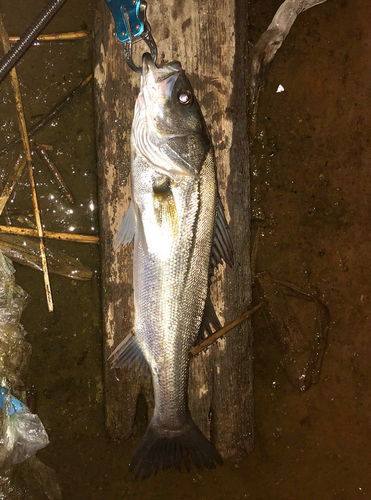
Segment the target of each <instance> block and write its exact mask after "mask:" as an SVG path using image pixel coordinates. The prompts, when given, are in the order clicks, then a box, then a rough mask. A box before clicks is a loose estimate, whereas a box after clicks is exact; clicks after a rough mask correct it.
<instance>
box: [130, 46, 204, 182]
mask: <svg viewBox="0 0 371 500" xmlns="http://www.w3.org/2000/svg"><path fill="white" fill-rule="evenodd" d="M134 129H135V130H134ZM132 145H133V146H134V148H135V149H136V150H137V152H138V153H139V154H141V155H142V156H144V157H145V158H146V159H147V160H148V161H149V162H151V163H152V164H153V165H154V166H155V168H156V169H157V170H159V171H160V172H161V173H163V174H165V175H168V176H169V177H173V178H177V177H180V178H183V177H197V175H198V174H199V172H200V171H201V168H202V165H203V163H204V160H205V157H206V155H207V153H208V151H209V150H210V147H211V141H210V137H209V133H208V131H207V128H206V124H205V121H204V118H203V116H202V112H201V109H200V106H199V104H198V102H197V100H196V97H195V95H194V91H193V88H192V85H191V84H190V82H189V80H188V78H187V77H186V75H185V72H184V70H183V69H182V66H181V64H180V63H179V62H177V61H176V62H171V63H168V64H165V65H164V66H162V67H160V68H158V67H157V66H156V65H155V63H154V62H153V60H152V58H151V56H150V54H144V56H143V63H142V78H141V88H140V94H139V96H138V100H137V104H136V109H135V117H134V122H133V132H132Z"/></svg>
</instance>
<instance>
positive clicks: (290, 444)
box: [0, 0, 371, 500]
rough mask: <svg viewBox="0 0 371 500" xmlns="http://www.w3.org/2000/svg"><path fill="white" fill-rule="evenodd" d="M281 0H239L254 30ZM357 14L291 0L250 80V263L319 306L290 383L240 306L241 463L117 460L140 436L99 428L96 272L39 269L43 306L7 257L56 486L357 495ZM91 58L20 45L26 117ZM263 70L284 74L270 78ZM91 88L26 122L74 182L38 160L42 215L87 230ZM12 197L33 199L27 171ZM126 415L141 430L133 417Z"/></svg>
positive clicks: (90, 11)
mask: <svg viewBox="0 0 371 500" xmlns="http://www.w3.org/2000/svg"><path fill="white" fill-rule="evenodd" d="M44 4H45V2H44V1H41V0H37V1H34V2H33V3H32V7H31V6H29V5H27V9H25V8H24V2H22V1H21V0H14V1H13V2H12V3H11V4H8V5H2V9H3V12H4V13H5V14H6V17H5V22H6V24H7V27H8V30H9V32H10V33H12V34H13V33H14V34H18V33H20V32H22V31H23V29H24V28H25V27H26V26H27V25H28V23H29V22H30V20H31V19H32V18H33V17H34V15H36V13H38V11H39V10H40V9H41V7H42V6H43V5H44ZM279 4H280V2H277V1H273V0H270V1H269V2H262V1H254V2H250V7H249V12H250V21H249V22H250V26H249V37H250V40H251V42H252V43H255V42H256V41H257V39H258V38H259V36H260V34H261V33H262V31H263V30H264V29H265V28H266V26H268V24H269V23H270V21H271V18H272V17H273V15H274V12H275V11H276V9H277V8H278V6H279ZM93 18H94V2H92V1H91V2H87V1H85V2H83V1H82V0H80V1H75V2H67V3H66V5H65V6H64V7H63V9H62V10H61V12H60V14H59V15H58V16H57V17H56V18H55V20H54V21H53V24H50V25H49V27H48V28H47V31H48V32H52V31H70V30H77V29H81V27H83V28H87V29H89V30H92V29H93ZM370 20H371V7H370V6H369V4H368V3H367V2H366V1H365V0H353V2H347V1H330V0H329V1H328V2H326V3H325V4H323V5H320V6H318V7H315V8H313V9H311V10H309V11H307V12H305V13H303V14H301V15H300V16H299V18H298V19H297V21H296V23H295V24H294V26H293V28H292V30H291V32H290V34H289V36H288V38H287V40H286V42H285V43H284V45H283V47H282V48H281V49H280V50H279V52H278V54H277V56H276V58H275V60H274V62H273V65H272V68H271V71H270V74H269V79H268V83H267V86H266V89H265V92H264V93H263V94H262V96H261V102H260V110H259V118H258V123H257V136H256V137H255V139H254V141H253V143H252V148H251V171H252V182H253V185H252V199H253V203H252V206H253V217H254V219H253V234H254V235H255V234H256V233H258V232H259V234H260V235H261V237H260V242H259V251H258V258H257V262H256V267H257V271H264V270H267V271H270V272H271V273H272V275H273V276H275V277H277V278H279V279H284V280H288V281H292V282H294V283H296V284H297V285H299V286H301V287H302V288H303V289H305V290H308V289H310V290H312V289H313V288H314V287H317V288H318V291H319V297H320V298H321V299H322V300H323V301H324V302H325V303H326V304H327V306H328V307H329V309H330V313H331V328H330V332H329V344H328V348H327V350H326V354H325V358H324V364H323V369H322V374H321V378H320V381H319V383H318V384H317V385H316V386H313V387H312V388H311V389H310V390H309V391H308V392H306V393H302V394H299V393H297V392H295V390H294V389H293V388H292V386H291V385H290V383H289V382H288V380H287V378H286V376H285V374H284V372H283V370H282V369H281V366H280V358H279V353H278V349H277V348H276V346H275V344H274V341H273V339H272V337H271V335H270V333H269V331H268V330H267V327H266V325H265V322H264V320H263V318H262V317H261V316H260V317H256V318H255V319H254V322H253V324H254V334H255V404H256V414H255V426H256V445H255V450H254V452H253V453H252V454H251V456H249V457H248V458H247V459H246V460H245V461H244V462H242V463H240V464H239V465H238V466H236V465H233V464H228V463H227V464H225V465H224V466H223V468H221V469H219V470H217V471H207V472H205V471H203V472H201V473H196V472H195V471H193V472H192V473H191V474H190V475H188V474H184V475H181V474H179V473H178V472H173V471H168V472H166V473H163V474H159V475H158V476H157V477H156V478H151V479H150V480H148V481H147V482H144V483H142V482H135V481H134V480H133V477H132V476H131V475H130V474H129V473H128V472H127V464H128V462H129V460H130V456H131V454H132V452H133V450H134V448H135V446H136V444H137V442H138V440H139V436H138V437H137V438H133V439H131V440H129V441H126V442H121V443H113V442H111V441H110V440H109V439H108V438H107V437H106V435H105V430H104V418H103V416H104V409H103V401H102V375H101V374H102V360H101V335H102V334H101V327H100V312H99V310H100V309H99V307H100V306H99V293H98V280H97V279H94V280H93V282H92V283H90V282H86V283H81V282H77V281H72V280H69V279H67V278H62V277H56V276H52V288H53V297H54V302H55V313H54V314H53V315H51V314H49V313H48V312H47V309H46V303H45V298H44V289H43V280H42V275H41V274H40V273H38V272H36V271H32V270H28V269H26V268H24V267H22V266H16V267H17V280H18V282H19V284H20V285H21V286H22V287H23V288H25V289H26V290H27V291H28V292H29V293H30V295H31V296H32V302H31V303H30V305H29V306H28V308H27V309H26V311H25V313H24V315H23V317H22V322H23V324H24V326H25V328H26V330H27V331H28V333H29V336H28V340H29V341H30V342H31V343H32V345H33V356H32V361H31V366H30V369H29V384H30V385H34V386H35V390H36V393H37V412H38V414H39V415H40V417H41V419H42V420H43V422H44V424H45V426H46V429H47V431H48V433H49V436H50V439H51V444H50V445H49V446H48V447H47V448H46V449H45V450H43V451H41V452H40V453H39V454H38V456H39V457H40V459H41V460H43V461H44V462H45V463H46V464H47V465H49V466H50V467H53V468H54V469H55V471H56V472H57V474H58V477H59V480H60V483H61V486H62V489H63V494H64V498H66V499H67V498H68V499H69V500H75V499H76V500H85V499H94V500H103V499H112V500H114V499H119V498H132V499H137V498H138V499H139V498H144V499H149V498H153V499H163V498H171V499H175V498H177V499H178V498H183V499H188V498H195V499H200V500H201V499H202V500H210V499H224V498H233V499H236V500H237V499H241V500H242V499H245V498H246V499H250V500H271V499H272V500H273V499H274V500H292V499H295V500H312V499H314V498H316V499H320V500H322V499H331V498H334V499H342V500H353V499H357V498H370V497H371V487H370V472H369V471H370V470H371V467H370V466H371V463H370V451H369V450H370V449H371V438H370V435H371V433H370V423H371V422H370V414H371V407H370V398H369V397H368V395H369V380H370V374H371V373H370V372H371V368H370V363H369V360H370V357H371V356H370V355H371V353H370V340H369V330H370V319H369V310H370V301H371V290H370V285H369V278H368V270H369V264H370V255H371V244H370V243H369V230H368V229H369V226H370V220H371V218H370V208H369V198H370V194H371V183H370V181H369V173H368V172H369V162H370V158H371V153H370V151H371V149H370V130H371V123H370V121H371V119H370V114H369V113H368V103H369V101H370V94H371V91H370V88H371V76H370V71H369V53H370V44H371V38H370V34H369V33H370V30H369V26H370ZM91 70H92V60H91V41H89V40H88V41H86V42H74V43H58V44H52V43H49V44H44V45H39V46H37V47H34V48H33V49H32V50H31V51H29V53H28V54H27V55H26V56H25V58H24V60H23V62H22V63H21V64H20V67H19V75H20V79H21V83H22V92H23V94H24V96H25V97H24V99H25V108H26V116H27V120H28V123H30V124H33V120H35V119H36V118H35V116H36V115H38V114H42V113H45V112H47V110H48V109H49V108H50V107H51V106H52V105H53V104H54V103H55V102H56V101H58V100H59V99H60V98H61V97H62V96H63V95H65V94H66V93H67V92H68V91H69V90H70V89H71V88H73V87H74V86H75V85H77V84H78V83H79V81H80V80H81V79H82V78H84V77H85V76H87V75H88V74H89V73H90V72H91ZM279 86H281V87H282V88H283V91H281V92H277V90H278V88H279ZM281 87H280V89H281ZM91 90H92V89H91V87H90V88H88V89H87V91H86V92H85V93H83V94H82V95H81V96H78V97H77V98H76V100H75V101H74V104H73V105H72V107H71V106H69V107H68V108H66V109H65V110H63V111H62V113H61V114H60V116H59V117H58V119H56V120H55V121H54V122H53V123H52V124H51V125H48V126H46V127H45V129H44V130H43V131H41V132H40V133H39V135H38V136H37V140H38V141H39V142H43V143H48V144H52V145H53V147H54V151H53V153H51V156H52V158H53V159H54V160H55V162H56V163H57V165H58V167H59V169H60V171H61V172H62V174H63V176H64V178H65V180H66V182H67V183H68V184H69V185H70V186H71V191H72V192H73V194H74V196H75V198H76V201H75V204H74V205H73V206H72V205H70V204H69V203H68V201H67V200H66V199H65V198H64V197H63V194H61V193H60V191H59V189H58V187H57V186H56V184H55V183H54V182H53V179H52V177H51V175H50V174H49V172H48V170H47V169H46V168H45V167H44V166H43V164H41V163H39V162H38V163H37V168H35V170H36V172H35V174H36V176H37V181H38V184H39V186H38V190H39V191H38V192H39V198H40V205H41V208H42V217H43V223H44V224H45V226H46V227H47V228H48V229H52V230H60V231H69V230H71V231H72V230H73V229H71V228H75V229H74V231H75V232H82V233H92V234H94V233H96V232H97V216H96V215H97V214H96V208H95V207H96V177H95V157H94V133H93V109H92V93H91ZM281 90H282V89H281ZM0 92H1V99H2V103H3V105H2V107H1V110H0V113H1V120H0V123H1V136H0V141H1V142H0V146H2V145H3V144H5V143H6V141H9V140H11V139H12V138H13V137H15V136H17V128H16V120H15V115H14V111H13V104H12V102H11V94H10V93H9V86H8V84H6V83H5V84H2V85H1V88H0ZM19 152H20V150H19V149H18V150H16V151H14V153H11V154H9V155H7V157H5V158H4V159H2V161H1V165H0V168H1V171H2V172H9V170H10V169H11V168H12V165H13V164H14V162H15V159H16V156H17V153H18V154H19ZM35 166H36V162H35ZM11 206H14V207H16V208H18V207H22V208H23V207H26V208H27V207H31V199H30V195H29V188H28V182H27V176H24V177H23V178H22V182H21V183H20V186H19V187H18V188H17V191H16V193H15V196H14V198H13V201H12V204H11ZM71 210H72V212H71ZM13 224H14V225H20V223H19V222H18V221H16V220H14V221H13ZM58 245H61V244H60V243H58ZM63 248H64V249H65V250H66V251H68V252H70V253H73V254H74V255H76V256H79V257H80V258H81V260H82V261H83V262H84V263H87V264H89V265H90V266H91V267H92V268H93V269H95V270H98V268H99V256H98V249H97V248H95V247H92V246H82V245H80V246H79V245H73V244H67V243H66V244H65V245H64V247H63ZM138 424H139V425H138V427H139V430H140V429H141V427H142V426H143V425H142V424H143V423H142V422H138ZM40 500H41V499H40Z"/></svg>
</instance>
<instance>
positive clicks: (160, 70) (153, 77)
mask: <svg viewBox="0 0 371 500" xmlns="http://www.w3.org/2000/svg"><path fill="white" fill-rule="evenodd" d="M183 72H184V70H183V69H182V65H181V63H180V62H179V61H172V62H170V63H168V64H166V65H165V66H161V67H157V66H156V64H155V62H154V61H153V59H152V56H151V54H149V53H148V52H146V53H145V54H143V57H142V87H143V86H145V85H147V84H148V83H149V82H150V81H152V82H153V83H160V82H162V81H164V80H166V79H167V78H169V77H170V76H173V75H179V74H180V73H183Z"/></svg>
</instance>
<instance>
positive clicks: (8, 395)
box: [0, 251, 61, 500]
mask: <svg viewBox="0 0 371 500" xmlns="http://www.w3.org/2000/svg"><path fill="white" fill-rule="evenodd" d="M14 273H15V270H14V267H13V264H12V262H11V261H10V260H9V259H8V258H7V257H5V256H4V255H3V253H2V252H1V251H0V500H3V499H4V500H5V499H6V500H22V499H24V498H27V500H42V499H43V498H45V499H50V500H57V499H59V498H61V492H60V488H59V485H58V482H57V479H56V475H55V472H54V471H53V470H52V469H50V468H49V467H47V466H46V465H44V464H43V463H42V462H40V460H38V459H37V458H36V457H35V456H34V455H35V453H36V452H37V451H38V450H40V449H41V448H44V447H45V446H47V444H48V443H49V438H48V435H47V433H46V431H45V429H44V426H43V424H42V422H41V420H40V419H39V417H38V416H37V415H35V414H34V413H31V412H30V410H29V409H28V408H27V406H26V405H25V404H24V403H23V402H22V401H25V397H26V390H25V389H26V388H25V385H24V382H23V377H24V375H25V373H26V371H27V367H28V363H29V359H30V356H31V351H32V348H31V345H30V344H29V343H28V342H26V340H25V335H26V332H25V330H24V329H23V327H22V325H21V324H20V319H21V315H22V312H23V309H24V307H25V305H26V303H27V300H28V295H27V293H26V292H25V291H24V290H23V289H22V288H21V287H19V286H18V285H17V284H16V283H15V277H14Z"/></svg>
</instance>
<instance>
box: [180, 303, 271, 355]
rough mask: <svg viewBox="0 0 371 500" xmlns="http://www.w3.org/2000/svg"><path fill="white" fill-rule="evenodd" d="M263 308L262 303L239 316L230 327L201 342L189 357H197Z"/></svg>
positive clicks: (190, 352)
mask: <svg viewBox="0 0 371 500" xmlns="http://www.w3.org/2000/svg"><path fill="white" fill-rule="evenodd" d="M261 307H263V302H260V303H259V304H258V305H257V306H255V307H253V308H252V309H250V310H249V311H246V312H244V313H243V314H241V316H239V317H238V318H236V319H235V320H233V321H232V322H231V323H228V325H225V326H223V328H221V329H220V330H218V331H217V332H215V333H213V334H212V335H210V336H209V337H207V338H206V339H205V340H203V341H202V342H200V343H199V344H198V345H196V346H195V347H193V348H192V349H191V350H190V351H189V355H190V356H196V354H198V353H199V352H201V351H203V350H204V349H206V348H207V347H209V346H210V345H211V344H213V343H214V342H215V341H216V340H218V339H220V337H222V336H223V335H225V334H226V333H228V332H230V331H231V330H232V329H233V328H234V327H236V326H238V325H239V324H240V323H242V322H243V321H245V320H246V319H247V318H250V316H252V315H253V314H254V313H256V311H258V310H259V309H260V308H261Z"/></svg>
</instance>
